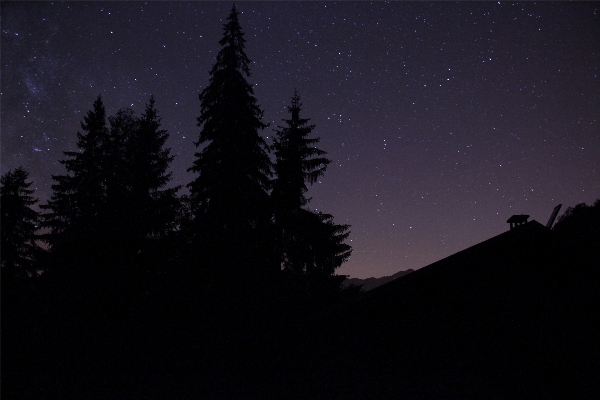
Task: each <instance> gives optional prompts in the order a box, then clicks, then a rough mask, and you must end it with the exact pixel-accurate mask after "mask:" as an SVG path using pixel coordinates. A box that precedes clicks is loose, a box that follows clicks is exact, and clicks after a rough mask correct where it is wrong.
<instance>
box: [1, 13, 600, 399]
mask: <svg viewBox="0 0 600 400" xmlns="http://www.w3.org/2000/svg"><path fill="white" fill-rule="evenodd" d="M223 28H224V34H223V38H222V39H221V41H220V42H219V44H220V46H221V49H220V51H219V53H218V55H217V58H216V62H215V64H214V65H213V68H212V69H211V71H210V80H209V84H208V85H207V86H206V87H205V88H204V90H203V91H202V92H201V93H200V96H199V100H200V114H199V116H198V117H197V121H198V127H199V130H200V133H199V138H198V140H197V141H196V146H197V149H198V150H197V152H196V153H195V159H194V162H193V164H192V165H191V166H190V168H189V171H191V172H193V173H194V179H193V180H192V182H190V183H189V184H188V185H187V188H188V189H189V194H185V195H183V194H180V192H181V190H180V189H181V187H179V186H173V184H172V181H171V173H169V172H168V171H169V166H170V164H171V162H172V161H173V156H172V155H171V153H170V149H168V148H166V147H165V144H166V141H167V139H168V137H169V134H168V132H167V131H165V130H164V129H162V128H161V118H160V116H159V112H158V110H157V106H156V102H155V99H154V98H153V97H150V99H149V101H148V103H147V104H146V106H145V109H144V112H143V113H142V114H141V115H140V116H137V115H136V114H135V113H134V111H133V110H131V109H128V108H123V109H121V110H119V111H117V112H116V113H115V115H113V116H107V115H106V110H105V107H104V103H103V99H102V97H101V96H98V97H97V98H96V99H95V101H94V102H93V104H92V108H91V109H90V110H89V111H88V113H87V114H86V116H85V117H84V119H83V121H82V123H81V130H80V131H79V132H78V133H77V151H68V152H64V155H65V158H64V159H63V160H61V161H60V163H61V164H62V165H64V167H65V173H64V174H63V175H56V176H52V179H53V181H54V184H53V186H52V196H51V198H50V199H49V200H48V201H47V202H46V203H45V204H42V205H40V208H41V209H42V212H41V213H38V212H36V211H35V210H34V208H32V207H34V206H35V205H36V204H37V202H38V200H37V199H36V198H35V197H34V191H33V190H32V189H30V187H31V185H32V183H31V182H29V181H28V173H27V171H25V170H24V169H23V168H17V169H15V170H13V171H9V172H6V173H5V174H3V175H2V179H1V184H2V188H1V201H2V204H1V211H2V220H1V223H2V227H1V232H2V249H1V250H2V253H1V254H2V395H3V398H7V399H11V398H15V399H17V398H18V399H20V398H115V397H116V398H122V397H131V398H224V399H230V398H271V397H272V398H373V397H384V398H390V397H392V398H395V397H398V396H404V397H408V398H438V397H445V398H454V397H460V398H464V397H475V398H482V397H483V398H486V397H502V398H504V397H506V398H515V397H517V398H518V397H523V398H526V397H530V396H531V395H533V394H537V395H540V396H541V397H548V396H550V397H551V396H552V395H555V394H557V393H560V394H573V393H576V394H577V395H578V397H586V396H589V397H590V398H591V397H593V395H594V394H596V392H594V391H593V389H590V388H591V387H592V385H593V384H595V383H596V384H598V386H597V387H600V381H599V380H598V379H599V378H598V376H600V374H595V372H598V371H599V365H598V359H599V358H598V357H597V356H598V354H600V353H599V352H598V344H597V343H596V340H595V339H596V338H597V337H598V336H599V335H597V334H598V333H599V332H597V330H595V328H592V326H596V325H594V322H600V321H597V319H598V315H599V314H598V313H597V310H598V307H599V306H600V302H599V295H598V288H599V287H600V285H599V283H600V280H599V279H598V276H599V271H600V268H599V267H600V253H599V252H600V200H599V201H597V202H596V203H594V204H593V205H591V206H587V205H585V204H580V205H577V206H575V207H574V208H568V209H567V211H566V212H565V213H564V214H563V216H562V217H561V218H559V220H558V222H557V223H556V224H555V226H554V227H553V228H552V229H547V228H545V227H543V226H541V225H539V224H538V223H537V222H535V221H531V222H528V223H524V224H523V225H520V226H518V227H516V228H515V229H513V230H510V231H508V232H505V233H504V234H502V235H499V236H497V237H495V238H492V239H490V240H488V241H486V242H484V243H481V244H480V245H477V246H474V247H472V248H470V249H467V250H465V251H464V252H461V253H458V254H456V255H454V256H451V257H449V258H447V259H444V260H441V261H439V262H438V263H434V264H432V265H431V266H428V267H426V268H423V269H421V270H419V271H414V272H412V273H410V274H408V275H406V276H402V277H401V278H398V279H396V280H393V281H391V282H389V283H387V284H384V285H382V286H380V287H378V288H376V289H373V290H371V291H369V292H367V293H364V292H360V288H358V287H354V286H350V287H348V288H344V286H343V285H342V283H343V281H344V278H345V277H344V276H340V275H337V274H336V270H337V269H338V268H339V267H340V266H341V265H342V264H343V263H344V261H346V260H347V259H348V257H349V256H350V254H351V248H350V246H349V245H348V244H347V243H345V240H346V238H347V237H348V235H349V231H348V229H349V226H348V225H345V224H337V223H335V222H334V218H333V216H332V215H330V214H324V213H320V212H316V211H313V210H311V209H310V208H309V207H308V205H309V202H310V198H308V197H307V196H306V193H307V191H308V189H309V186H310V185H311V184H313V183H315V182H316V181H317V180H318V178H319V177H321V176H322V175H323V174H324V173H325V171H326V168H327V165H328V164H329V163H330V160H329V159H328V158H327V153H326V152H325V151H323V150H321V149H319V148H318V147H317V145H318V143H319V138H316V137H312V136H311V134H312V131H313V129H314V125H310V124H309V121H310V120H309V119H308V118H306V117H305V116H303V115H301V114H302V104H301V102H300V96H299V94H298V92H297V91H294V92H293V96H292V98H291V103H290V105H289V107H288V113H289V115H288V116H287V117H288V118H284V119H283V122H282V126H278V127H277V128H276V129H275V133H276V134H275V139H274V143H273V145H272V146H268V145H267V143H266V142H265V141H264V139H263V138H262V137H261V136H260V132H261V131H262V130H263V129H265V128H267V124H265V123H264V122H263V121H262V114H263V111H262V109H261V108H260V106H259V105H258V100H257V99H256V98H255V97H254V93H253V89H252V85H251V84H250V83H248V81H247V78H248V77H249V76H250V70H249V64H250V60H249V59H248V57H247V56H246V54H245V52H244V43H245V39H244V34H243V32H242V29H241V27H240V24H239V21H238V13H237V11H236V9H235V6H234V7H233V8H232V11H231V13H230V15H229V17H228V19H227V22H226V23H225V24H224V27H223ZM42 243H43V244H44V245H43V246H40V244H42ZM597 326H600V323H599V324H598V325H597ZM594 357H596V358H594ZM563 366H566V367H565V368H567V367H568V368H570V370H566V369H562V368H563ZM574 371H575V372H576V377H577V379H579V380H577V379H575V378H574V377H573V372H574ZM550 378H552V379H553V380H554V381H553V382H554V383H546V379H550ZM560 379H562V380H561V381H560V382H561V385H562V384H564V385H562V386H561V385H558V384H557V383H556V382H558V380H560ZM503 385H504V386H503ZM557 389H560V390H558V391H557ZM576 397H577V396H576Z"/></svg>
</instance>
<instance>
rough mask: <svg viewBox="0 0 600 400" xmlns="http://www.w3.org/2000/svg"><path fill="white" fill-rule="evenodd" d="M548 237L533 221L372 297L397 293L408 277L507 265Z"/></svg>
mask: <svg viewBox="0 0 600 400" xmlns="http://www.w3.org/2000/svg"><path fill="white" fill-rule="evenodd" d="M549 233H550V230H549V229H548V228H546V227H545V226H544V225H542V224H540V223H539V222H537V221H536V220H531V221H529V222H527V223H526V224H523V225H519V226H516V227H515V228H514V229H511V230H508V231H506V232H503V233H501V234H499V235H497V236H494V237H492V238H490V239H487V240H485V241H483V242H481V243H478V244H476V245H474V246H471V247H469V248H467V249H465V250H462V251H459V252H458V253H454V254H452V255H450V256H448V257H446V258H443V259H441V260H439V261H436V262H434V263H432V264H429V265H428V266H426V267H423V268H421V269H419V270H417V271H415V272H413V273H412V274H410V275H407V276H405V277H402V278H401V279H397V280H394V281H392V282H389V283H386V284H385V285H382V286H380V287H378V288H375V289H373V290H371V291H370V292H369V293H371V294H372V295H375V294H377V293H381V292H384V291H387V290H394V289H393V288H394V287H395V286H398V285H401V284H402V283H401V282H402V281H403V280H404V279H407V278H409V276H410V279H423V278H425V277H426V276H432V275H436V274H442V275H446V274H449V273H451V272H452V273H458V272H460V271H458V270H464V269H466V268H469V267H476V266H477V265H482V266H483V264H490V263H492V264H495V263H497V262H500V261H502V262H506V261H508V260H507V259H510V258H511V257H512V256H514V253H515V252H521V251H526V249H525V248H524V246H525V247H527V245H528V244H530V243H531V241H532V240H533V239H543V238H545V237H547V235H549ZM457 269H458V270H457ZM451 270H453V271H451ZM465 272H466V271H465Z"/></svg>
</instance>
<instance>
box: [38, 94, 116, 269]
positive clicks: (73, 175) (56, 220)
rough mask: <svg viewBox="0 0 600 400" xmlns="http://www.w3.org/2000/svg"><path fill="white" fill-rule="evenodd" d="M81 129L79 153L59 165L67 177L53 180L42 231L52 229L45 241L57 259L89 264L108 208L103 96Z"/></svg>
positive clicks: (68, 156) (72, 154)
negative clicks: (64, 258)
mask: <svg viewBox="0 0 600 400" xmlns="http://www.w3.org/2000/svg"><path fill="white" fill-rule="evenodd" d="M81 129H82V130H83V132H77V149H78V151H66V152H64V154H65V156H66V157H67V158H66V159H64V160H60V161H59V162H60V163H61V164H63V165H64V166H65V169H66V170H67V173H66V174H65V175H53V176H52V179H53V180H54V181H55V184H53V185H52V190H53V193H52V197H51V199H50V200H49V201H48V203H47V204H45V205H42V206H41V208H42V209H44V210H48V211H49V212H48V213H46V214H44V215H43V223H42V227H45V228H48V229H49V233H48V234H45V235H44V238H45V240H46V241H47V242H48V243H49V244H50V246H51V250H52V252H53V253H54V254H55V255H57V254H61V256H70V257H71V260H72V261H75V260H79V261H86V260H88V259H89V257H90V256H91V254H92V253H88V251H89V250H90V249H91V248H92V247H93V246H98V247H100V244H99V243H93V241H94V239H95V238H96V237H97V234H98V227H100V226H101V225H102V224H101V223H100V222H101V219H102V210H104V208H105V198H106V196H105V192H106V191H105V186H106V181H107V178H108V177H107V175H106V171H105V166H106V165H107V161H108V160H107V157H106V147H107V143H108V140H109V133H108V129H107V127H106V111H105V108H104V104H103V103H102V96H100V95H99V96H98V98H97V99H96V100H95V101H94V104H93V109H92V110H90V111H88V113H87V115H86V116H85V117H84V118H83V122H82V123H81ZM104 250H105V251H110V249H104Z"/></svg>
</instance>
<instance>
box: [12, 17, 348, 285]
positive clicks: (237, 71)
mask: <svg viewBox="0 0 600 400" xmlns="http://www.w3.org/2000/svg"><path fill="white" fill-rule="evenodd" d="M223 30H224V32H223V33H224V34H223V38H222V39H221V40H220V42H219V44H220V46H221V49H220V51H219V53H218V55H217V57H216V62H215V63H214V65H213V67H212V69H211V70H210V80H209V84H208V85H207V86H206V87H205V89H204V90H203V91H202V92H201V93H200V95H199V100H200V115H199V116H198V117H197V122H198V123H197V126H198V127H199V129H200V134H199V137H198V140H197V141H196V142H195V145H196V146H197V149H198V150H197V151H196V152H195V154H194V157H195V158H194V161H193V164H192V165H191V166H190V168H189V169H188V171H191V172H193V173H194V174H195V177H194V179H193V180H192V181H191V182H190V183H188V184H187V185H186V188H187V189H188V191H189V194H185V195H181V194H179V192H180V191H181V189H182V186H173V185H172V173H171V172H169V166H170V164H171V162H172V161H173V158H174V156H173V155H172V154H171V150H170V149H169V148H167V147H166V146H165V145H166V142H167V139H168V138H169V133H168V132H167V131H166V130H164V129H162V127H161V118H160V116H159V113H158V110H157V108H156V102H155V99H154V97H150V99H149V101H148V103H147V104H146V105H145V109H144V112H143V113H142V114H141V115H140V116H137V115H136V114H135V113H134V112H133V111H132V110H131V109H129V108H123V109H120V110H119V111H117V112H116V113H115V115H112V116H107V115H106V110H105V106H104V103H103V99H102V96H101V95H99V96H98V97H97V98H96V100H95V101H94V103H93V105H92V108H91V109H90V110H89V111H88V112H87V114H86V116H85V117H84V118H83V121H82V122H81V129H80V130H79V131H78V132H77V144H76V146H77V150H76V151H66V152H64V156H65V157H64V159H62V160H60V163H61V164H62V165H63V166H64V169H65V173H64V174H61V175H53V176H52V180H53V185H52V195H51V198H50V199H49V200H48V201H47V202H46V203H44V204H41V205H40V208H41V210H42V212H41V213H38V212H36V211H35V210H34V209H33V208H32V207H33V206H34V205H35V204H36V203H38V200H37V199H36V198H34V191H33V190H32V189H30V187H31V184H32V183H31V182H29V181H28V172H27V171H26V170H25V169H23V168H21V167H19V168H17V169H15V170H12V171H8V172H6V173H5V174H4V175H2V278H3V281H4V280H7V281H11V280H15V279H16V280H19V279H23V278H25V277H36V276H37V275H38V271H41V270H43V277H44V278H45V279H50V280H55V281H58V282H67V281H72V282H82V281H86V280H88V281H90V282H94V284H95V285H99V284H100V283H98V282H104V283H106V284H109V282H110V281H111V279H113V278H116V277H119V276H124V275H128V276H129V278H128V279H135V278H133V277H134V276H140V275H144V274H146V273H147V272H148V271H149V270H152V269H154V270H160V269H168V268H171V269H172V270H178V271H183V270H186V271H187V272H190V271H193V275H194V277H195V279H197V280H198V283H200V282H201V284H202V285H205V286H208V287H218V288H220V289H219V290H221V289H224V288H226V287H234V288H235V290H239V289H240V288H246V289H247V288H248V287H251V286H257V285H258V286H260V287H263V286H264V285H268V284H279V285H280V284H282V283H281V282H287V284H288V285H291V287H293V288H295V289H294V290H299V291H302V292H304V293H309V292H310V293H316V292H318V293H320V294H321V295H325V296H329V295H332V294H335V293H339V292H340V290H341V283H342V281H343V279H344V277H343V276H338V275H336V274H335V271H336V269H337V268H339V267H340V266H341V265H342V263H343V262H345V261H346V260H347V259H348V257H349V256H350V254H351V248H350V246H349V245H348V244H347V243H345V240H346V238H347V237H348V234H349V231H348V229H349V226H348V225H344V224H337V223H335V222H334V219H333V216H332V215H330V214H324V213H321V212H315V211H313V210H311V209H309V208H308V204H309V201H310V199H309V198H308V197H307V196H306V192H307V190H308V187H309V186H310V185H311V184H313V183H314V182H316V180H317V179H318V178H319V177H320V176H322V175H323V174H324V173H325V171H326V168H327V165H328V164H329V163H330V160H329V159H328V158H327V157H326V155H327V154H326V152H325V151H323V150H321V149H319V148H318V147H317V145H318V143H319V138H315V137H311V133H312V131H313V129H314V125H311V124H309V119H308V118H305V117H303V116H301V111H302V104H301V102H300V96H299V94H298V92H297V91H294V94H293V96H292V99H291V104H290V105H289V106H288V112H289V117H288V118H286V119H283V123H282V125H281V126H278V127H277V129H275V133H276V135H275V140H274V143H273V144H272V145H271V146H269V145H268V144H267V143H266V142H265V140H264V139H263V138H262V137H261V135H260V134H259V132H260V131H261V130H263V129H265V128H267V127H268V125H267V124H265V123H264V122H263V118H262V116H263V110H262V109H261V108H260V106H259V104H258V101H257V99H256V97H255V96H254V92H253V88H252V85H251V84H250V83H249V82H248V80H247V78H248V77H249V76H250V68H249V64H250V60H249V59H248V57H247V55H246V53H245V51H244V46H245V39H244V33H243V32H242V29H241V26H240V24H239V21H238V12H237V10H236V8H235V6H234V7H233V8H232V10H231V13H230V14H229V17H228V19H227V23H225V24H224V26H223ZM273 159H274V161H273ZM38 242H43V243H45V246H43V247H44V248H42V247H40V246H38V244H37V243H38ZM190 273H191V272H190ZM288 289H289V288H288ZM232 290H233V289H232ZM244 290H245V289H244Z"/></svg>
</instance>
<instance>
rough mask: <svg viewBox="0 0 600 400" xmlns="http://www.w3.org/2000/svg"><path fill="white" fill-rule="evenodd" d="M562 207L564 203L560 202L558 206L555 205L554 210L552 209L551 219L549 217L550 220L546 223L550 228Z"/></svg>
mask: <svg viewBox="0 0 600 400" xmlns="http://www.w3.org/2000/svg"><path fill="white" fill-rule="evenodd" d="M560 207H562V204H559V205H557V206H556V207H554V210H552V215H550V219H548V222H547V223H546V228H548V229H550V228H552V225H553V224H554V220H555V219H556V216H557V215H558V212H559V211H560Z"/></svg>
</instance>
